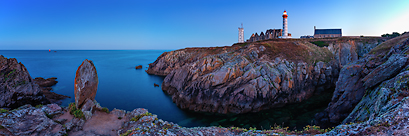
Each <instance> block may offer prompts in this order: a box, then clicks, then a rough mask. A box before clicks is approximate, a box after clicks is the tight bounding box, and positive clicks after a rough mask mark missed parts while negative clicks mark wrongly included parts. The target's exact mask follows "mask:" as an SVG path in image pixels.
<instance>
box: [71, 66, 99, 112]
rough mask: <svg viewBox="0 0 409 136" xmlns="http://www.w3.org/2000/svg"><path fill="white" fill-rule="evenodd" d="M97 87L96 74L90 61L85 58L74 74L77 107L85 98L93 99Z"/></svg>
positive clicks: (80, 105) (79, 106)
mask: <svg viewBox="0 0 409 136" xmlns="http://www.w3.org/2000/svg"><path fill="white" fill-rule="evenodd" d="M97 89H98V74H97V70H96V68H95V66H94V63H92V61H90V60H88V59H85V60H84V61H83V62H82V64H81V65H80V66H79V67H78V70H77V72H76V74H75V83H74V94H75V104H76V106H77V108H81V107H82V105H83V104H84V103H85V102H86V100H87V99H90V100H95V95H96V94H97Z"/></svg>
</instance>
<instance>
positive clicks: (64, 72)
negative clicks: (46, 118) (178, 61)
mask: <svg viewBox="0 0 409 136" xmlns="http://www.w3.org/2000/svg"><path fill="white" fill-rule="evenodd" d="M163 52H165V50H124V51H118V50H114V51H112V50H98V51H90V50H80V51H67V50H58V51H57V52H48V50H29V51H21V50H17V51H11V50H7V51H4V50H0V55H3V56H5V57H7V58H17V61H19V62H21V63H23V64H24V65H25V66H26V68H27V70H28V71H29V73H30V75H31V76H32V78H35V77H44V78H49V77H57V80H58V83H57V85H55V86H53V90H54V92H56V93H58V94H63V95H68V96H71V98H70V99H65V100H64V101H63V104H62V106H67V105H68V103H71V102H74V79H75V72H76V70H77V69H78V67H79V66H80V65H81V63H82V61H84V60H85V59H89V60H92V61H93V62H94V65H95V67H96V69H97V73H98V79H99V85H98V91H97V95H96V98H95V99H96V100H97V101H98V102H99V103H100V104H101V106H103V107H108V108H109V109H110V110H112V109H114V108H117V109H124V110H127V111H131V110H133V109H135V108H146V109H148V110H149V112H151V113H153V114H156V115H158V118H160V119H163V120H166V121H171V122H174V123H177V124H179V125H181V126H185V127H196V126H219V125H221V126H224V127H229V126H238V127H244V128H249V127H257V128H258V129H268V128H269V127H270V126H274V124H282V125H284V126H289V127H290V128H291V129H292V128H294V127H296V128H298V129H301V128H302V127H303V126H305V125H311V120H312V119H313V117H314V114H315V113H317V112H320V111H322V110H323V109H325V107H326V105H328V103H329V101H330V98H331V96H332V93H329V94H325V95H320V96H317V97H316V98H311V99H310V100H308V101H305V102H304V103H302V104H292V105H288V106H286V107H283V108H277V109H272V110H266V111H262V112H258V113H247V114H241V115H229V116H220V115H210V114H203V113H193V112H189V111H184V110H181V109H179V108H178V107H177V106H176V104H174V103H173V102H172V99H171V98H170V96H168V95H165V93H163V91H162V90H161V87H154V86H153V84H154V83H156V84H159V85H161V84H162V82H163V79H164V77H160V76H154V75H148V74H147V73H146V72H145V70H146V69H147V67H148V64H149V63H152V62H154V61H155V60H156V58H157V57H159V56H160V55H161V54H162V53H163ZM137 65H142V66H143V69H138V70H136V69H135V66H137ZM300 111H303V112H300Z"/></svg>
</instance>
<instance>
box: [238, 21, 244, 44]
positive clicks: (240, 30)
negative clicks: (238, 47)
mask: <svg viewBox="0 0 409 136" xmlns="http://www.w3.org/2000/svg"><path fill="white" fill-rule="evenodd" d="M239 43H244V28H243V23H241V27H239Z"/></svg>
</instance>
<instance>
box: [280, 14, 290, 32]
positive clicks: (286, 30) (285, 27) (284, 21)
mask: <svg viewBox="0 0 409 136" xmlns="http://www.w3.org/2000/svg"><path fill="white" fill-rule="evenodd" d="M287 17H288V15H287V11H285V10H284V13H283V35H282V36H281V37H282V38H290V37H288V26H287Z"/></svg>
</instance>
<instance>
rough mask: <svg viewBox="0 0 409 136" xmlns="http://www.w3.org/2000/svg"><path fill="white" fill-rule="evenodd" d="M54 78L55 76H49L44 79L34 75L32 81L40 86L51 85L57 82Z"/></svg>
mask: <svg viewBox="0 0 409 136" xmlns="http://www.w3.org/2000/svg"><path fill="white" fill-rule="evenodd" d="M56 79H57V78H56V77H51V78H47V79H44V78H42V77H36V78H35V79H34V83H36V84H38V85H39V86H40V87H51V86H53V85H55V84H57V83H58V81H57V80H56Z"/></svg>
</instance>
